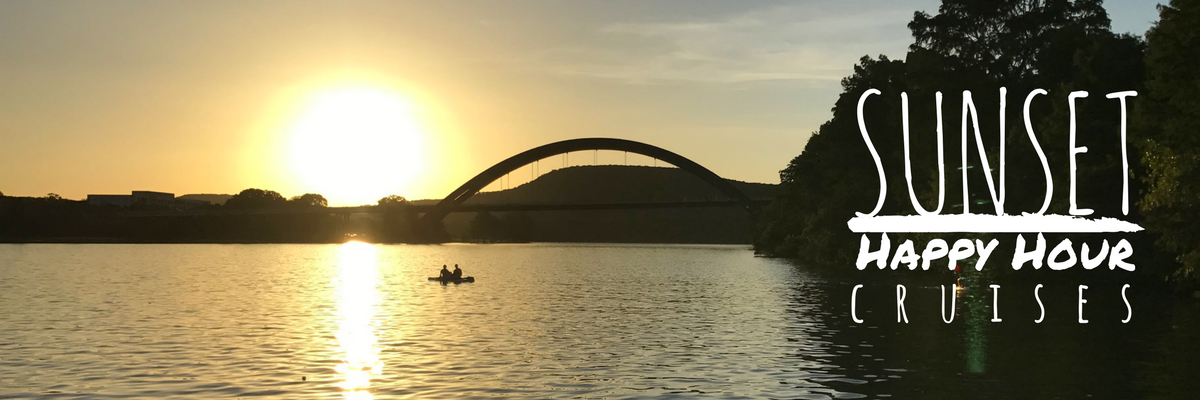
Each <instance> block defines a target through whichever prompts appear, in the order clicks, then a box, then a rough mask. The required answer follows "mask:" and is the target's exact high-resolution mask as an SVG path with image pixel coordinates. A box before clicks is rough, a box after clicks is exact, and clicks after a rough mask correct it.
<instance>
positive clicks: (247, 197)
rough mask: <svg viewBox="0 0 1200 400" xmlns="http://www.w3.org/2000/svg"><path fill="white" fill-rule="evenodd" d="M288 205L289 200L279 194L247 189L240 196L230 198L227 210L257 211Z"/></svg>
mask: <svg viewBox="0 0 1200 400" xmlns="http://www.w3.org/2000/svg"><path fill="white" fill-rule="evenodd" d="M286 204H287V200H286V199H284V198H283V196H282V195H280V194H279V192H275V191H272V190H262V189H246V190H243V191H241V192H240V193H238V194H235V195H233V197H230V198H229V200H227V201H226V202H225V207H226V208H233V209H255V208H276V207H282V206H284V205H286Z"/></svg>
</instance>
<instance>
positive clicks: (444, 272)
mask: <svg viewBox="0 0 1200 400" xmlns="http://www.w3.org/2000/svg"><path fill="white" fill-rule="evenodd" d="M450 277H451V274H450V270H448V269H446V264H442V276H441V279H450Z"/></svg>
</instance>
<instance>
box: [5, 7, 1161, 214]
mask: <svg viewBox="0 0 1200 400" xmlns="http://www.w3.org/2000/svg"><path fill="white" fill-rule="evenodd" d="M939 3H940V2H938V1H929V0H920V1H918V0H904V1H884V0H875V1H791V2H767V1H761V2H713V1H700V2H695V1H649V2H642V1H638V2H634V1H614V2H574V1H512V2H483V1H477V2H363V1H344V2H316V1H287V2H284V1H277V2H272V1H255V2H244V1H205V2H183V1H106V2H83V1H61V2H34V1H8V0H0V38H3V40H0V192H3V193H4V194H5V195H9V196H44V195H46V194H47V193H50V192H53V193H57V194H60V195H62V196H64V197H67V198H72V199H82V198H84V197H86V195H87V194H89V193H91V194H100V193H128V192H129V191H131V190H154V191H164V192H171V193H175V194H185V193H237V192H238V191H241V190H242V189H246V188H252V187H253V188H261V189H268V190H276V191H278V192H280V193H282V194H283V195H284V196H288V197H290V196H294V195H299V194H303V193H307V192H316V193H321V194H323V195H325V196H326V197H327V198H329V199H330V203H331V204H332V205H356V204H365V203H373V202H374V200H375V199H378V198H379V197H382V195H386V194H397V195H401V196H404V197H407V198H409V199H423V198H441V197H443V196H445V195H446V194H448V193H449V192H450V191H452V190H453V189H454V188H456V187H457V186H458V185H460V184H462V183H463V182H466V181H467V180H468V179H470V178H471V177H472V176H474V175H475V174H477V173H479V172H481V171H483V170H484V169H486V168H487V167H489V166H491V165H492V164H494V163H496V162H499V161H501V160H503V159H505V158H507V157H509V156H512V155H515V154H517V153H519V152H521V151H524V150H527V149H530V148H533V147H536V146H539V145H542V144H547V143H551V142H554V141H559V140H565V139H572V138H580V137H617V138H624V139H630V140H636V141H641V142H645V143H649V144H652V145H656V146H659V147H663V148H666V149H668V150H671V151H674V152H676V153H678V154H680V155H683V156H684V157H688V158H690V159H692V160H693V161H696V162H698V163H700V164H701V165H704V166H706V167H708V168H709V169H710V170H712V171H714V172H716V173H717V174H719V175H721V176H723V177H725V178H729V179H736V180H742V181H751V182H767V183H777V182H778V181H779V175H778V173H779V170H781V169H783V168H784V167H785V166H786V165H787V163H788V161H790V160H791V159H792V158H793V157H795V156H796V155H798V154H800V152H801V151H802V150H803V148H804V144H805V142H806V141H807V139H808V137H809V136H810V135H811V133H812V132H814V131H816V130H817V128H818V127H819V126H820V124H821V123H823V122H825V121H826V120H827V119H829V117H830V116H831V113H830V108H831V107H832V105H833V102H834V100H835V99H836V98H837V96H838V94H839V93H840V92H841V88H840V84H839V81H840V80H841V78H843V77H845V76H847V75H849V74H850V73H851V72H852V68H853V66H854V64H855V62H856V61H857V60H858V59H859V58H860V57H862V56H864V55H871V56H876V55H879V54H884V55H888V56H889V57H891V58H903V57H904V55H905V52H906V49H907V46H908V45H909V43H911V35H910V32H909V31H908V29H907V27H906V25H907V23H908V21H909V20H910V19H911V18H912V14H913V12H915V11H919V10H920V11H926V12H929V13H931V14H932V13H936V11H937V6H938V4H939ZM1106 8H1107V9H1108V10H1109V15H1110V18H1111V19H1112V21H1113V30H1114V31H1116V32H1130V33H1134V34H1138V35H1141V34H1143V33H1144V32H1145V31H1146V30H1147V29H1149V28H1150V26H1151V25H1152V23H1153V21H1155V20H1157V11H1156V9H1155V2H1153V1H1135V0H1125V1H1111V0H1110V1H1108V2H1106ZM341 121H347V122H346V123H345V124H342V122H341ZM355 126H356V127H359V128H361V129H360V130H359V131H354V132H348V130H353V129H358V128H349V127H355ZM360 131H361V132H360ZM388 132H401V133H399V134H396V135H392V134H391V133H388ZM388 135H392V136H388ZM397 135H398V136H397ZM588 153H591V152H583V153H575V154H572V155H570V156H569V157H565V160H564V157H555V158H551V159H546V160H543V161H540V162H539V163H538V164H537V165H535V166H531V167H527V168H525V169H522V170H518V171H516V172H514V173H513V174H511V175H510V178H508V179H507V180H505V181H504V182H502V183H501V182H497V183H496V184H495V185H493V187H491V189H500V188H504V187H511V186H516V185H518V184H520V183H523V182H525V181H528V180H529V179H531V178H532V177H534V176H535V175H539V174H544V173H546V172H548V171H549V170H552V169H554V168H559V167H562V166H563V165H564V164H565V165H590V164H592V163H600V164H609V163H615V164H622V163H626V162H628V163H629V164H642V165H654V161H653V160H651V159H647V158H644V157H640V156H636V155H630V156H628V161H626V158H625V157H626V156H625V155H624V154H620V153H615V152H599V153H591V154H588Z"/></svg>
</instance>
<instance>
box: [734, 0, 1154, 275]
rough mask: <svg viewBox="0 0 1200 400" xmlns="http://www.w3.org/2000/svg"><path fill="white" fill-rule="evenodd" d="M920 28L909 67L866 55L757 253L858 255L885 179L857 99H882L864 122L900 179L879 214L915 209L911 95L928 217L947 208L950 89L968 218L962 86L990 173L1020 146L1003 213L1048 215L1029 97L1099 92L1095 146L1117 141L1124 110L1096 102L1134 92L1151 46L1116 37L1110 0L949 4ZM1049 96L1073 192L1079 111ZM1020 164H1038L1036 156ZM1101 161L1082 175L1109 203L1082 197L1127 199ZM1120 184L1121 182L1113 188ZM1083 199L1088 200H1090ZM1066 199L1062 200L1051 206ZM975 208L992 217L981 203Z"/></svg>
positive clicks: (975, 179)
mask: <svg viewBox="0 0 1200 400" xmlns="http://www.w3.org/2000/svg"><path fill="white" fill-rule="evenodd" d="M909 28H910V29H911V30H912V34H913V38H914V42H913V44H912V46H911V47H910V52H909V54H908V56H907V58H906V59H905V60H904V61H900V60H891V59H889V58H887V57H884V56H880V57H879V58H877V59H872V58H869V57H864V58H862V59H861V60H860V62H859V64H858V65H856V66H855V67H854V73H853V74H852V75H851V76H849V77H847V78H845V79H843V80H842V87H843V93H842V95H841V96H840V97H839V98H838V99H837V102H836V103H835V104H834V107H833V110H832V111H833V116H832V119H830V120H829V121H828V122H826V123H825V124H823V125H821V127H820V129H819V130H818V131H817V132H816V133H814V135H813V136H812V137H811V138H810V139H809V142H808V144H806V146H805V148H804V151H803V153H801V154H800V155H799V156H797V157H796V158H794V159H793V160H792V161H791V162H790V163H789V164H788V166H787V168H785V169H784V170H783V171H781V172H780V181H781V185H780V186H781V188H780V192H779V195H778V197H777V198H776V200H775V201H774V202H773V203H772V204H771V205H770V206H769V207H768V208H766V209H764V210H763V212H762V214H761V215H760V216H759V220H758V226H757V227H756V233H755V237H756V239H755V248H756V250H758V251H760V252H763V253H768V254H773V255H779V256H787V257H798V258H801V259H804V260H806V261H810V262H814V263H821V264H829V263H841V262H845V261H846V260H852V259H853V257H854V255H855V249H856V245H857V244H858V237H857V236H856V235H852V234H850V232H849V230H848V229H847V228H846V221H847V220H849V219H850V218H851V217H853V216H854V212H856V211H858V212H866V211H869V210H871V209H872V208H873V207H874V204H875V200H876V198H877V196H878V192H877V190H878V189H877V188H878V187H877V186H876V183H877V182H878V179H879V178H878V176H877V174H876V172H875V166H874V163H873V162H872V158H871V155H870V154H869V153H868V152H867V147H866V146H865V144H864V143H863V139H862V137H861V135H860V133H859V128H858V123H857V115H856V111H857V103H858V100H859V98H860V96H861V95H862V94H863V93H864V92H865V91H866V90H868V89H879V90H880V91H881V92H882V95H879V96H872V97H870V98H869V100H868V103H867V107H868V108H869V111H868V112H866V113H865V114H864V118H865V121H864V122H865V125H866V126H867V128H868V130H869V132H870V136H871V140H872V142H873V145H874V147H875V148H876V149H877V151H878V154H879V157H880V161H881V162H882V164H883V169H884V171H887V172H888V173H886V177H885V179H887V184H888V189H889V190H888V191H887V198H886V199H885V202H884V207H883V209H882V210H881V211H880V212H881V214H884V215H905V214H913V213H915V210H914V208H913V207H912V206H911V205H910V202H909V198H908V193H907V190H905V189H904V188H905V187H906V186H907V185H906V182H905V179H904V174H903V173H898V172H899V171H904V151H903V150H904V145H903V142H902V134H901V132H902V126H901V122H902V119H903V118H902V116H901V106H900V98H899V97H900V93H901V92H906V93H907V94H908V96H909V107H910V109H909V117H910V120H911V121H910V128H911V132H912V134H911V140H912V142H911V146H912V152H911V159H912V169H913V170H912V175H913V177H914V179H913V184H914V191H915V192H916V193H917V197H918V201H920V202H921V203H922V204H923V205H924V207H926V208H927V209H928V208H932V207H933V205H936V204H937V203H938V201H937V199H936V194H937V192H938V189H937V185H938V170H937V160H936V149H937V145H936V137H935V136H934V135H933V134H932V132H934V129H935V126H936V122H935V121H936V119H935V116H936V115H937V110H936V109H935V106H934V105H935V101H934V92H939V91H940V92H942V93H943V94H944V102H943V105H942V110H941V112H942V114H943V127H944V129H945V132H946V134H945V143H944V146H945V150H946V154H945V160H946V163H947V169H948V170H947V171H946V181H945V188H944V190H945V193H946V198H945V205H944V209H943V210H942V212H943V213H950V212H961V210H962V208H961V207H962V205H961V204H956V203H961V201H955V200H956V199H959V198H957V197H956V196H954V195H953V194H954V193H961V192H962V190H963V189H962V188H961V180H958V179H955V176H954V172H956V171H955V170H954V168H956V167H955V166H954V164H955V163H954V160H957V159H959V157H960V156H961V154H958V151H957V149H959V148H961V147H960V145H961V143H960V135H959V134H958V121H959V119H960V118H961V114H960V110H961V109H962V95H961V93H963V91H964V90H970V91H972V93H973V103H974V105H975V107H976V108H977V110H978V118H979V126H980V134H981V136H982V138H983V141H984V143H987V145H986V146H985V154H983V156H985V157H987V158H988V159H989V164H990V165H991V166H993V167H995V166H998V165H999V155H998V154H996V153H997V152H998V146H996V145H995V143H997V141H999V140H1004V141H1005V143H1006V145H1007V147H1008V150H1007V152H1008V153H1007V155H1006V157H1007V166H1008V170H1007V178H1006V179H1007V185H1006V186H1007V189H1008V192H1007V193H1006V197H1007V199H1006V203H1007V204H1006V207H1005V212H1006V213H1009V214H1014V213H1018V212H1034V211H1037V209H1038V208H1039V207H1040V206H1041V204H1042V195H1043V194H1044V193H1045V192H1044V191H1043V189H1044V186H1042V185H1040V182H1042V169H1041V163H1040V161H1039V160H1038V159H1037V158H1036V157H1037V156H1036V154H1035V152H1034V151H1033V150H1032V149H1031V148H1030V147H1031V145H1027V146H1025V147H1022V144H1025V143H1028V139H1027V137H1026V133H1025V130H1024V126H1023V124H1021V123H1020V121H1021V117H1022V116H1021V111H1022V107H1020V105H1021V101H1022V100H1023V97H1024V95H1025V94H1027V93H1029V92H1030V91H1031V90H1032V89H1033V88H1045V89H1048V90H1050V92H1051V93H1052V94H1053V95H1054V96H1055V98H1065V96H1066V93H1067V92H1069V91H1071V90H1077V89H1074V88H1086V89H1088V90H1092V91H1095V92H1097V93H1093V94H1092V97H1091V98H1089V99H1088V100H1089V101H1091V102H1093V103H1088V106H1089V107H1085V108H1081V111H1080V126H1081V127H1083V128H1081V129H1087V130H1086V132H1088V135H1087V137H1088V138H1090V139H1092V140H1097V141H1099V140H1107V137H1108V136H1110V135H1119V130H1118V127H1119V126H1120V125H1119V110H1117V109H1116V108H1115V106H1113V107H1112V108H1104V109H1101V106H1095V107H1090V105H1091V104H1103V105H1104V107H1108V105H1109V104H1108V103H1103V102H1105V101H1108V102H1109V103H1112V104H1115V101H1112V100H1108V99H1104V97H1103V95H1104V93H1108V92H1104V91H1103V90H1106V89H1110V88H1111V89H1113V90H1111V91H1118V90H1130V89H1134V90H1136V89H1137V88H1138V85H1139V84H1138V82H1140V81H1141V72H1140V69H1139V68H1137V62H1136V60H1139V59H1140V58H1141V54H1142V48H1143V47H1142V45H1141V42H1140V41H1139V40H1137V39H1136V38H1132V37H1120V36H1116V35H1113V34H1112V33H1111V32H1110V31H1109V20H1108V16H1107V13H1106V12H1105V11H1104V9H1103V8H1102V7H1101V6H1100V2H1099V1H1098V0H1075V1H1070V0H1000V1H995V2H985V1H978V0H944V1H943V3H942V5H941V7H940V8H939V13H938V14H937V15H935V16H930V15H928V14H926V13H922V12H918V13H915V15H914V17H913V20H912V21H911V23H910V24H909ZM1001 87H1005V88H1007V90H1008V91H1009V94H1008V99H1007V103H1008V106H1007V109H1006V112H1007V113H1006V120H1007V122H1008V123H1007V126H1006V131H1005V132H1000V131H998V130H997V129H996V128H995V127H997V126H999V113H998V112H997V110H999V96H998V91H999V89H1000V88H1001ZM1015 93H1020V95H1014V94H1015ZM1018 96H1020V97H1018ZM1048 98H1051V97H1045V98H1042V99H1040V100H1039V101H1036V102H1034V104H1033V108H1032V111H1033V122H1034V125H1035V131H1036V135H1037V136H1038V139H1039V141H1040V142H1041V143H1042V145H1043V148H1044V150H1045V152H1046V154H1047V157H1048V158H1050V160H1051V161H1050V163H1051V165H1052V168H1053V169H1054V170H1055V173H1056V174H1059V175H1058V176H1056V177H1055V179H1054V181H1055V182H1059V184H1060V185H1061V184H1063V183H1065V182H1066V178H1065V176H1063V175H1062V174H1065V173H1067V171H1065V169H1066V168H1058V166H1065V165H1067V163H1066V162H1065V160H1066V157H1069V153H1068V151H1067V147H1068V146H1067V145H1066V143H1065V139H1062V141H1063V143H1061V144H1060V143H1058V142H1054V141H1055V140H1059V138H1065V137H1066V136H1067V135H1066V131H1067V128H1066V126H1060V125H1061V124H1063V123H1065V122H1064V121H1067V120H1068V118H1067V117H1066V116H1065V113H1066V112H1067V110H1066V104H1065V102H1061V101H1048V100H1046V99H1048ZM1114 120H1115V121H1114ZM1056 124H1058V125H1056ZM1093 133H1095V135H1093ZM968 140H970V141H972V142H973V140H972V139H968ZM1051 143H1052V144H1053V145H1051ZM1104 143H1105V144H1108V143H1112V144H1113V148H1114V149H1115V150H1113V151H1109V150H1108V149H1107V148H1103V149H1101V147H1100V146H1098V145H1094V146H1092V147H1093V148H1095V149H1096V150H1094V153H1101V152H1102V151H1103V152H1104V154H1120V153H1119V147H1118V146H1119V142H1118V141H1106V142H1104ZM967 152H968V154H967V155H966V157H967V159H968V163H969V165H978V161H977V160H979V157H980V155H979V154H978V150H977V149H976V147H975V146H974V144H973V143H968V145H967ZM1022 157H1026V158H1028V157H1033V158H1032V161H1030V160H1028V159H1022ZM1097 159H1098V160H1099V159H1100V158H1097ZM1096 164H1102V165H1099V166H1096V167H1093V168H1091V169H1090V170H1088V169H1081V172H1080V176H1081V177H1082V176H1085V175H1086V176H1088V177H1092V176H1096V177H1104V179H1100V178H1096V179H1090V180H1088V181H1087V182H1089V183H1088V184H1090V185H1092V186H1093V187H1095V188H1096V189H1095V193H1098V194H1092V193H1091V192H1086V191H1084V192H1083V193H1088V194H1085V195H1084V196H1085V197H1086V196H1097V197H1100V196H1103V198H1104V199H1105V200H1106V201H1108V202H1109V203H1111V202H1112V201H1111V199H1113V198H1117V199H1119V198H1120V197H1119V195H1118V196H1117V197H1113V196H1112V195H1111V191H1112V190H1113V188H1115V189H1116V190H1117V191H1119V190H1120V179H1121V178H1120V177H1121V175H1120V174H1119V172H1118V173H1113V171H1119V168H1120V167H1121V163H1120V160H1119V159H1116V162H1115V163H1113V162H1111V160H1101V161H1097V162H1096ZM968 173H969V174H972V176H971V177H970V179H969V180H970V182H972V183H971V187H970V188H969V189H970V192H971V197H972V198H976V197H980V196H982V197H983V198H986V197H987V196H988V195H987V194H986V193H987V189H982V190H981V187H977V186H976V185H982V182H984V179H983V175H982V174H983V173H984V172H983V169H982V168H975V169H973V170H968ZM993 176H994V177H995V175H993ZM1113 179H1115V180H1116V181H1117V184H1116V185H1112V184H1111V182H1112V180H1113ZM1089 189H1090V188H1089ZM1067 192H1068V191H1066V190H1056V191H1055V195H1056V196H1058V195H1062V196H1066V195H1067ZM980 193H983V194H982V195H980ZM1085 197H1081V202H1080V203H1081V204H1084V201H1085V200H1084V198H1085ZM1056 199H1057V197H1056ZM1065 203H1066V202H1065V201H1058V200H1056V201H1055V202H1053V203H1052V204H1055V205H1058V204H1065ZM1116 204H1118V205H1119V202H1117V203H1116ZM1064 208H1065V206H1064ZM971 211H972V212H981V211H980V209H978V208H972V210H971ZM1097 211H1098V212H1100V211H1102V210H1100V209H1099V208H1097ZM1105 211H1108V210H1105ZM1051 212H1056V211H1055V210H1051ZM893 239H894V240H895V239H896V238H895V237H893ZM917 239H918V240H920V238H917Z"/></svg>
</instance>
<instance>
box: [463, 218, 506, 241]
mask: <svg viewBox="0 0 1200 400" xmlns="http://www.w3.org/2000/svg"><path fill="white" fill-rule="evenodd" d="M467 236H468V237H469V238H470V239H471V240H480V241H495V240H500V239H503V238H504V224H503V223H501V222H500V219H498V218H496V216H495V215H492V213H489V212H487V211H484V212H480V213H477V214H475V218H474V219H472V220H471V227H470V228H469V230H468V231H467Z"/></svg>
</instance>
